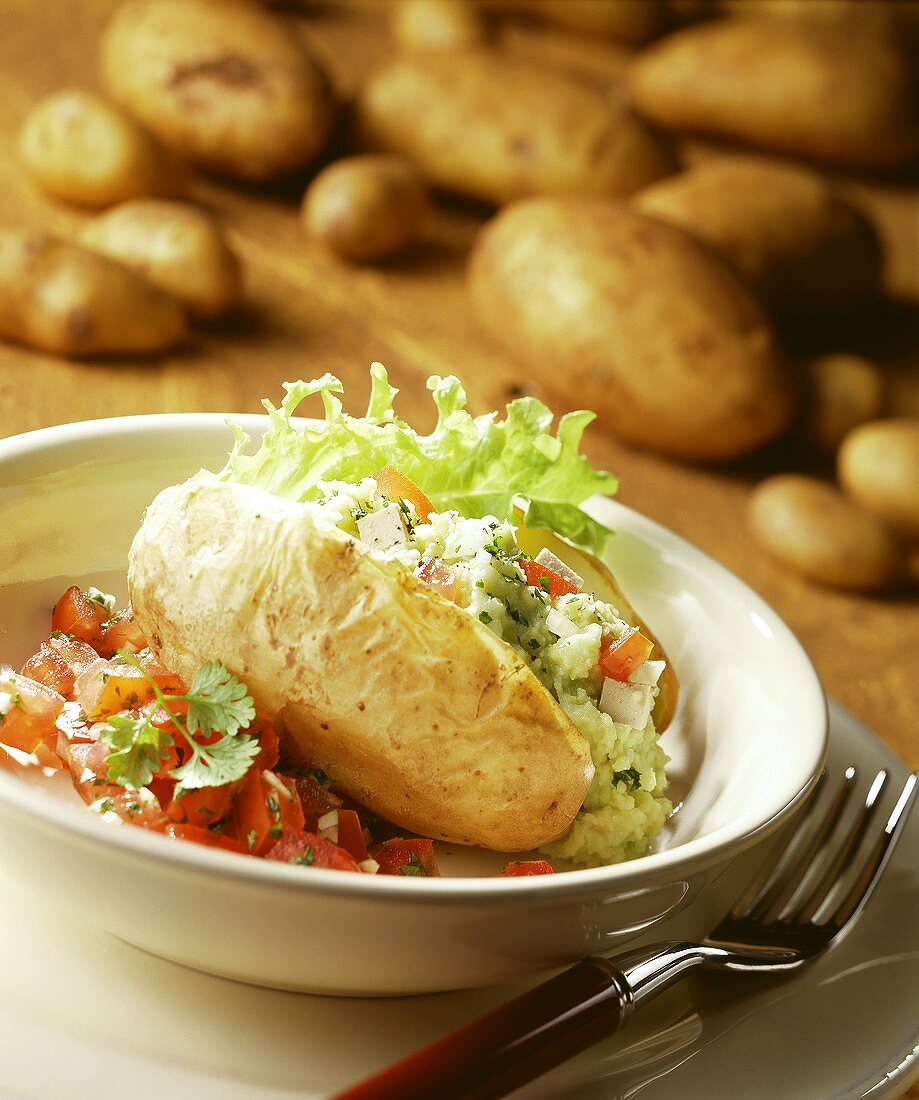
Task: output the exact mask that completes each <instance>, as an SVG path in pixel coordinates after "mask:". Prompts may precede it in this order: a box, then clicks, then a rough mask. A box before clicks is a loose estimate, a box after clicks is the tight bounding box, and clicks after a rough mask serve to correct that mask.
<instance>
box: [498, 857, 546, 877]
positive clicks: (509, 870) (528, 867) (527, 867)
mask: <svg viewBox="0 0 919 1100" xmlns="http://www.w3.org/2000/svg"><path fill="white" fill-rule="evenodd" d="M554 874H555V868H554V867H553V866H552V864H551V863H549V862H548V861H547V860H544V859H517V860H514V862H513V863H508V864H507V866H506V867H505V868H504V870H503V871H502V872H501V874H500V875H499V876H498V877H499V878H520V877H523V876H524V875H554Z"/></svg>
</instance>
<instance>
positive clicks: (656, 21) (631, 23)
mask: <svg viewBox="0 0 919 1100" xmlns="http://www.w3.org/2000/svg"><path fill="white" fill-rule="evenodd" d="M492 5H493V6H494V7H495V8H498V9H499V10H501V9H505V8H506V9H508V10H510V11H512V12H515V11H520V12H523V13H525V14H526V15H533V16H535V17H537V18H539V19H544V20H545V21H546V22H547V23H554V24H555V25H556V26H559V27H566V28H568V29H570V30H573V31H582V32H583V33H585V34H597V35H603V36H609V37H610V38H615V39H617V40H619V41H620V42H628V43H630V44H633V45H640V44H641V43H643V42H647V41H648V39H649V38H653V37H654V36H655V35H656V34H659V33H660V32H661V31H662V30H663V29H664V28H665V27H666V25H667V22H668V18H667V17H668V12H667V8H666V6H665V3H664V0H575V2H574V3H572V0H492Z"/></svg>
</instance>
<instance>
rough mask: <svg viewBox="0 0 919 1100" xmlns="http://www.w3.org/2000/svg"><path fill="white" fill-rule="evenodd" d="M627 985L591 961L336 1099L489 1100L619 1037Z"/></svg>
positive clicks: (599, 960)
mask: <svg viewBox="0 0 919 1100" xmlns="http://www.w3.org/2000/svg"><path fill="white" fill-rule="evenodd" d="M627 1004H628V986H627V985H626V983H625V978H624V977H623V975H622V973H621V971H619V970H617V969H616V968H615V967H614V966H613V965H612V964H611V963H610V962H609V960H607V959H602V958H595V957H591V958H587V959H584V960H583V961H582V962H579V963H578V964H577V965H576V966H573V967H571V969H570V970H566V971H565V972H564V973H563V974H559V975H558V976H557V977H555V978H551V979H550V980H549V981H548V982H544V983H543V984H542V985H538V986H536V987H534V988H533V989H531V990H529V991H528V992H526V993H523V994H522V995H521V996H519V997H516V998H515V999H514V1000H513V1001H508V1003H507V1004H505V1005H501V1007H500V1008H496V1009H495V1010H494V1011H492V1012H489V1013H488V1015H486V1016H482V1017H480V1018H479V1019H478V1020H474V1021H473V1022H472V1023H471V1024H467V1025H466V1026H465V1027H462V1028H459V1030H457V1031H453V1032H451V1033H450V1034H449V1035H445V1036H444V1037H443V1038H442V1039H437V1040H436V1041H435V1042H433V1043H431V1044H430V1045H429V1046H426V1047H424V1048H422V1049H421V1050H418V1051H415V1053H414V1054H409V1055H408V1056H407V1057H405V1058H403V1059H402V1061H401V1062H395V1063H393V1065H391V1066H388V1067H387V1068H386V1069H383V1070H381V1071H380V1072H379V1073H377V1074H375V1075H374V1076H373V1077H368V1078H366V1080H364V1081H360V1082H359V1083H358V1084H356V1085H352V1086H351V1088H348V1089H345V1090H344V1091H343V1092H339V1093H337V1094H336V1095H335V1096H334V1097H333V1098H332V1100H431V1098H432V1097H435V1096H436V1097H437V1100H490V1098H492V1097H498V1096H506V1095H507V1094H508V1093H509V1092H512V1091H513V1090H514V1089H516V1088H519V1087H520V1086H521V1085H524V1084H526V1082H527V1081H532V1080H533V1078H534V1077H539V1076H540V1074H543V1073H545V1072H546V1071H547V1070H549V1069H551V1068H552V1067H553V1066H557V1065H558V1064H559V1063H560V1062H564V1061H565V1060H566V1059H567V1058H571V1057H572V1056H573V1055H575V1054H577V1053H578V1052H579V1051H581V1050H585V1049H586V1048H587V1047H589V1046H592V1045H593V1044H594V1043H597V1042H599V1041H600V1040H601V1039H603V1038H605V1037H606V1036H608V1035H612V1034H613V1033H614V1032H615V1031H616V1030H617V1029H618V1028H619V1027H620V1026H621V1025H622V1024H623V1023H624V1022H625V1021H624V1016H626V1015H627V1013H626V1005H627Z"/></svg>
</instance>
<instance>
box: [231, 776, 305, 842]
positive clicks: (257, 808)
mask: <svg viewBox="0 0 919 1100" xmlns="http://www.w3.org/2000/svg"><path fill="white" fill-rule="evenodd" d="M304 823H305V819H304V816H303V807H302V806H301V804H300V799H299V798H298V797H297V788H296V785H295V783H294V780H292V779H288V778H286V777H285V776H280V775H275V773H274V772H270V771H266V770H263V769H261V768H250V769H249V772H248V774H247V775H246V778H245V779H244V780H243V782H242V786H241V788H240V790H239V793H238V794H237V795H236V800H235V802H234V804H233V832H234V834H235V836H236V837H237V838H238V839H239V841H240V842H241V843H242V844H244V845H245V847H246V850H247V851H249V852H251V853H252V854H253V855H256V856H259V855H262V854H263V853H264V852H266V851H267V850H268V848H270V847H271V845H272V844H273V843H274V842H275V841H276V840H280V839H281V838H282V837H283V836H285V835H286V834H287V833H290V832H296V831H297V830H302V828H303V825H304Z"/></svg>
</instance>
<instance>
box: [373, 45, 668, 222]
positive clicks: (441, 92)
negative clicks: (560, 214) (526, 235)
mask: <svg viewBox="0 0 919 1100" xmlns="http://www.w3.org/2000/svg"><path fill="white" fill-rule="evenodd" d="M358 118H359V125H360V128H361V129H362V131H363V134H364V137H365V139H366V140H367V141H368V142H369V143H370V144H371V146H372V147H374V148H377V149H382V150H385V151H387V152H393V153H400V154H402V155H403V156H405V157H407V158H408V159H409V160H411V161H412V162H413V163H414V164H415V165H416V166H417V167H418V168H419V170H420V171H421V172H422V174H423V175H424V176H425V178H426V179H428V180H429V181H430V182H431V183H433V184H435V185H436V186H438V187H443V188H445V189H447V190H449V191H455V192H458V193H460V194H464V195H469V196H471V197H473V198H478V199H483V200H484V201H486V202H490V203H495V204H498V205H500V204H502V203H505V202H509V201H510V200H511V199H514V198H519V197H521V196H523V195H531V194H543V193H569V192H575V193H580V194H590V195H609V196H615V197H618V196H624V195H630V194H632V192H634V191H636V190H637V189H638V188H639V187H642V186H644V185H645V184H647V183H650V182H651V181H652V180H656V179H659V178H660V177H661V176H663V175H666V174H667V173H668V172H670V171H672V169H673V160H672V158H671V156H670V154H669V153H668V152H667V151H666V150H665V149H664V147H663V146H662V145H661V144H660V143H659V141H658V139H657V138H656V137H655V136H654V135H653V134H652V133H651V132H650V130H648V129H647V127H646V126H645V125H644V124H643V123H642V122H640V121H639V120H638V119H637V118H635V117H634V116H633V115H631V114H630V113H629V111H628V110H627V109H626V108H625V107H624V106H623V105H622V104H621V103H620V102H619V101H618V100H615V99H614V98H613V97H612V96H611V95H610V94H608V93H606V92H604V91H603V90H602V89H600V88H599V87H597V86H595V85H593V84H590V83H587V82H585V81H582V80H580V79H578V78H575V77H573V76H568V75H566V74H564V73H561V72H558V71H553V70H552V69H547V68H545V67H544V66H541V65H539V64H538V63H536V62H532V61H528V60H519V59H516V58H510V57H505V56H502V55H501V54H499V53H497V52H493V51H490V50H481V51H474V52H466V53H457V54H453V55H451V57H450V59H449V63H445V62H444V59H443V57H441V56H439V55H437V54H424V55H416V56H412V57H403V58H401V59H398V60H396V61H394V62H392V63H390V64H389V65H387V66H385V67H384V68H383V69H382V70H380V71H379V72H378V73H376V75H375V76H373V77H372V78H371V79H370V81H369V82H368V83H367V85H366V86H365V87H364V89H363V91H362V93H361V95H360V98H359V101H358Z"/></svg>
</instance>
